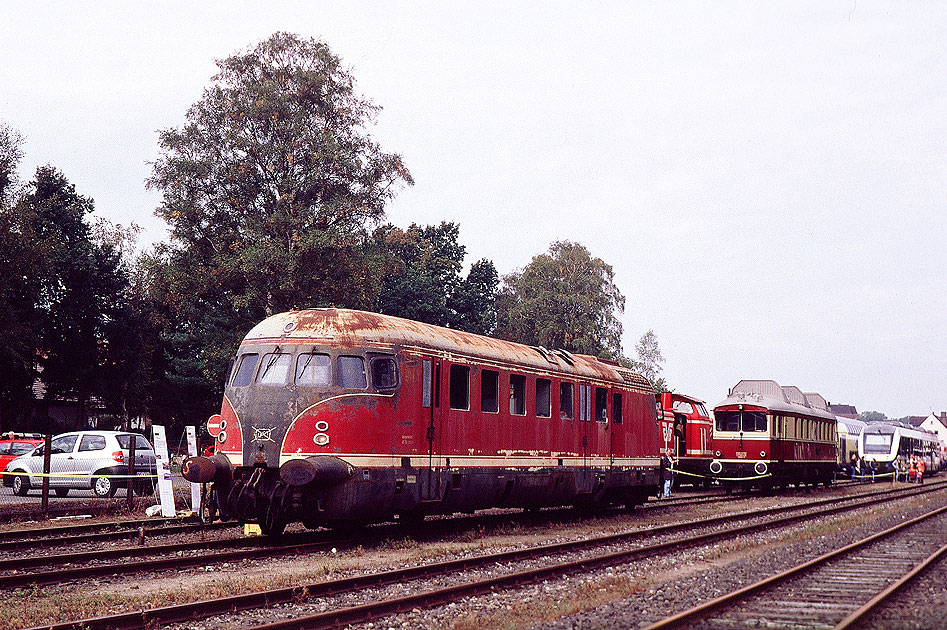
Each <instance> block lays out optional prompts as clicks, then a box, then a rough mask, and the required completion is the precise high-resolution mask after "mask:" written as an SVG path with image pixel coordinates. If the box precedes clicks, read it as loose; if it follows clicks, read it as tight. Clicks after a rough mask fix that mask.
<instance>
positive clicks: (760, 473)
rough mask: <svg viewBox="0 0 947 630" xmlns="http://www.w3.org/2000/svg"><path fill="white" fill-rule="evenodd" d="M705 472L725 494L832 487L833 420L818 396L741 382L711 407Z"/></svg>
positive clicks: (766, 383) (765, 383) (764, 383)
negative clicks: (743, 489)
mask: <svg viewBox="0 0 947 630" xmlns="http://www.w3.org/2000/svg"><path fill="white" fill-rule="evenodd" d="M713 440H714V449H715V451H714V456H715V457H714V459H713V461H711V462H710V472H711V473H712V474H713V475H714V476H715V477H716V478H717V479H718V480H719V481H720V482H721V484H722V485H723V487H724V488H726V489H727V490H730V489H732V488H733V487H734V486H735V485H744V486H755V487H761V488H771V487H774V486H779V487H785V486H788V485H790V484H797V485H801V484H813V485H815V484H820V483H821V484H825V485H826V486H828V485H829V484H830V483H831V482H832V478H833V473H834V471H835V469H836V467H837V462H836V459H837V448H838V447H837V443H836V440H837V436H836V419H835V416H834V415H833V414H832V413H831V412H829V411H828V405H827V404H826V401H825V399H824V398H823V397H822V396H820V395H819V394H815V393H803V392H802V391H801V390H800V389H799V388H798V387H791V386H787V387H781V386H780V385H779V384H778V383H776V382H775V381H765V380H760V381H755V380H743V381H740V382H739V383H737V385H736V387H734V388H733V389H732V390H730V394H729V396H728V397H727V399H726V400H724V401H723V402H721V403H720V404H719V405H717V406H716V407H715V408H714V433H713Z"/></svg>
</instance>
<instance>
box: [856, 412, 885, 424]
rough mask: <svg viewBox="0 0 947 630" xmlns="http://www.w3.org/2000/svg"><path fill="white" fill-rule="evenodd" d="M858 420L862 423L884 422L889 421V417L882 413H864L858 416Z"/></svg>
mask: <svg viewBox="0 0 947 630" xmlns="http://www.w3.org/2000/svg"><path fill="white" fill-rule="evenodd" d="M858 419H859V420H861V421H862V422H882V421H884V420H887V419H888V416H886V415H885V414H883V413H881V412H880V411H862V412H861V413H859V414H858Z"/></svg>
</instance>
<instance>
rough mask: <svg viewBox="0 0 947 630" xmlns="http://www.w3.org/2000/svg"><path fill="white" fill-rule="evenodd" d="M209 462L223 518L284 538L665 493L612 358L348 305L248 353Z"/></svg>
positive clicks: (193, 470) (260, 330)
mask: <svg viewBox="0 0 947 630" xmlns="http://www.w3.org/2000/svg"><path fill="white" fill-rule="evenodd" d="M208 430H209V431H210V433H211V434H212V435H214V436H215V437H216V440H217V443H216V446H217V452H216V454H215V455H213V456H212V457H195V458H191V459H189V460H187V461H186V462H185V466H184V475H185V477H186V478H187V479H189V480H191V481H195V482H209V481H213V483H214V488H215V490H216V495H217V500H218V503H219V508H220V509H221V511H222V512H223V513H224V514H225V515H229V516H232V517H235V518H237V519H240V520H242V521H245V522H258V523H260V525H261V526H262V528H263V529H264V531H266V532H267V533H279V532H280V531H282V529H283V527H284V526H285V525H286V523H288V522H292V521H302V522H303V523H305V524H306V525H307V526H310V527H316V526H321V525H325V524H329V525H332V524H338V523H346V522H369V521H380V520H386V519H389V518H391V517H393V516H395V515H398V516H399V517H400V518H406V519H411V518H423V516H424V515H425V514H434V513H453V512H471V511H474V510H478V509H484V508H490V507H503V506H507V507H523V508H539V507H543V506H556V505H570V504H575V505H580V506H581V505H585V506H590V507H591V506H597V505H603V504H610V503H618V504H624V505H626V506H629V507H632V506H634V505H636V504H640V503H642V502H644V501H645V500H646V498H647V496H648V495H649V494H654V493H655V492H656V490H657V486H658V483H659V476H660V448H661V440H660V434H659V430H658V426H657V419H656V417H655V399H654V393H653V390H652V388H651V387H650V385H649V384H648V382H647V380H645V379H644V378H643V377H641V376H639V375H637V374H635V373H633V372H631V371H629V370H627V369H625V368H623V367H622V366H620V365H618V364H617V363H612V362H608V361H604V360H601V359H597V358H595V357H591V356H585V355H578V354H570V353H569V352H565V351H563V350H547V349H545V348H542V347H531V346H526V345H521V344H516V343H510V342H507V341H501V340H497V339H492V338H489V337H483V336H479V335H474V334H470V333H465V332H461V331H456V330H450V329H446V328H440V327H437V326H432V325H429V324H423V323H419V322H415V321H410V320H405V319H401V318H397V317H390V316H385V315H379V314H375V313H367V312H361V311H353V310H344V309H314V310H305V311H296V312H289V313H282V314H279V315H274V316H272V317H269V318H268V319H266V320H264V321H263V322H261V323H260V324H258V325H257V326H256V327H254V328H253V329H252V330H251V331H250V332H249V334H247V336H246V338H245V339H244V340H243V342H242V343H241V344H240V348H239V351H238V354H237V356H236V358H235V361H234V367H233V369H232V370H231V373H230V376H229V378H228V381H227V383H226V388H225V392H224V399H223V404H222V406H221V412H220V414H219V415H218V416H214V417H212V418H211V419H210V420H209V421H208Z"/></svg>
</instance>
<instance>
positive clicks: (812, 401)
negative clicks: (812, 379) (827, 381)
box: [803, 392, 829, 411]
mask: <svg viewBox="0 0 947 630" xmlns="http://www.w3.org/2000/svg"><path fill="white" fill-rule="evenodd" d="M803 396H805V397H806V402H807V403H809V406H810V407H812V408H813V409H821V410H822V411H828V410H829V403H827V402H826V401H825V398H823V397H822V395H821V394H817V393H815V392H804V393H803Z"/></svg>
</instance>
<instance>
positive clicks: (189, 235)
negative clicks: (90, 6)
mask: <svg viewBox="0 0 947 630" xmlns="http://www.w3.org/2000/svg"><path fill="white" fill-rule="evenodd" d="M217 65H218V68H219V72H218V73H217V74H216V75H215V76H214V77H213V78H212V79H211V84H210V86H209V87H208V88H207V89H206V90H205V91H204V93H203V96H202V97H201V99H200V100H199V101H198V102H196V103H195V104H194V105H192V106H191V108H190V109H189V110H188V111H187V115H186V117H187V123H186V124H185V125H184V126H183V127H181V128H180V129H166V130H164V131H162V132H160V135H159V145H160V156H159V158H158V160H157V161H156V163H155V164H154V172H153V175H152V177H151V179H150V180H149V185H150V186H151V187H153V188H156V189H158V190H160V191H161V193H162V202H161V206H160V207H159V208H158V214H159V215H160V216H162V217H163V218H164V219H165V220H166V221H167V222H168V224H169V226H170V228H171V233H170V236H171V241H170V243H169V244H167V245H165V246H164V247H161V248H159V249H158V250H157V251H155V252H153V254H152V255H151V256H150V260H149V261H148V263H147V266H148V267H149V269H150V270H151V274H152V277H151V279H150V280H149V291H150V294H151V295H152V296H153V297H154V298H155V299H156V300H157V301H158V302H159V303H161V304H162V307H161V309H159V310H162V311H163V312H160V313H159V314H158V317H159V318H160V319H162V320H163V322H164V323H166V324H167V326H166V328H165V330H166V334H165V336H164V342H165V344H166V345H165V347H164V351H165V352H166V353H167V354H168V356H166V361H165V367H166V368H167V369H168V370H169V373H168V374H167V378H166V383H167V385H168V391H172V390H173V387H174V384H175V383H176V384H178V385H181V387H179V388H178V389H179V391H188V392H194V393H198V392H205V393H206V392H207V390H208V389H209V386H208V382H210V383H213V384H214V385H213V389H219V385H218V384H219V382H220V380H221V378H222V375H223V372H224V370H225V369H226V365H227V359H228V358H229V356H230V355H231V354H232V353H233V351H234V350H235V348H236V343H237V341H239V339H240V337H241V336H242V335H243V334H244V333H245V332H246V331H247V330H248V329H249V327H250V326H252V325H253V324H254V323H255V322H256V321H258V320H260V319H262V318H263V317H265V316H267V315H269V314H272V313H274V312H279V311H282V310H287V309H292V308H305V307H313V306H332V305H335V306H349V307H361V308H368V307H370V306H371V304H372V302H373V296H374V292H375V290H376V289H377V283H378V275H377V274H375V273H373V271H372V269H371V268H370V264H369V262H368V261H367V258H366V256H367V253H366V252H367V251H368V249H369V248H368V243H369V241H370V239H371V236H370V231H371V229H372V228H374V227H375V226H376V225H377V224H378V223H379V222H380V221H381V220H382V218H383V216H384V208H385V204H386V203H387V202H388V201H389V200H390V199H391V198H392V197H393V195H394V194H395V192H396V191H397V189H398V188H399V186H401V185H406V184H407V185H410V184H412V183H413V180H412V177H411V174H410V172H409V171H408V169H407V168H406V167H405V165H404V163H403V161H402V159H401V157H400V156H399V155H397V154H395V153H387V152H385V151H383V150H382V149H381V148H380V146H379V145H378V144H377V143H376V142H375V141H374V140H373V139H372V138H371V137H370V136H369V134H368V132H367V128H368V126H369V125H370V124H372V123H373V122H374V121H375V118H376V115H377V114H378V112H379V110H380V108H379V107H378V106H376V105H374V104H372V103H371V102H370V101H368V100H367V99H365V98H363V97H362V96H360V95H359V94H357V92H356V90H355V80H354V78H353V76H352V75H351V74H350V73H349V72H348V71H347V70H346V69H345V68H344V67H343V65H342V62H341V60H340V59H339V58H338V57H337V56H335V55H334V54H333V53H332V52H331V50H329V48H328V47H327V46H326V45H325V44H323V43H322V42H319V41H316V40H313V39H305V38H301V37H298V36H296V35H292V34H287V33H276V34H274V35H272V36H271V37H269V38H268V39H266V40H265V41H263V42H261V43H260V44H258V45H257V46H255V47H253V48H252V49H250V50H247V51H245V52H241V53H238V54H235V55H232V56H230V57H227V58H226V59H223V60H219V61H218V62H217ZM215 397H216V398H217V404H219V394H212V393H211V394H207V395H206V396H201V397H200V401H201V402H200V408H201V409H205V410H206V409H207V408H208V407H209V406H211V405H213V404H214V402H213V399H214V398H215ZM190 400H191V401H193V400H194V398H193V397H191V398H190ZM181 413H188V414H190V413H200V412H198V411H193V410H184V409H182V410H181Z"/></svg>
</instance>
